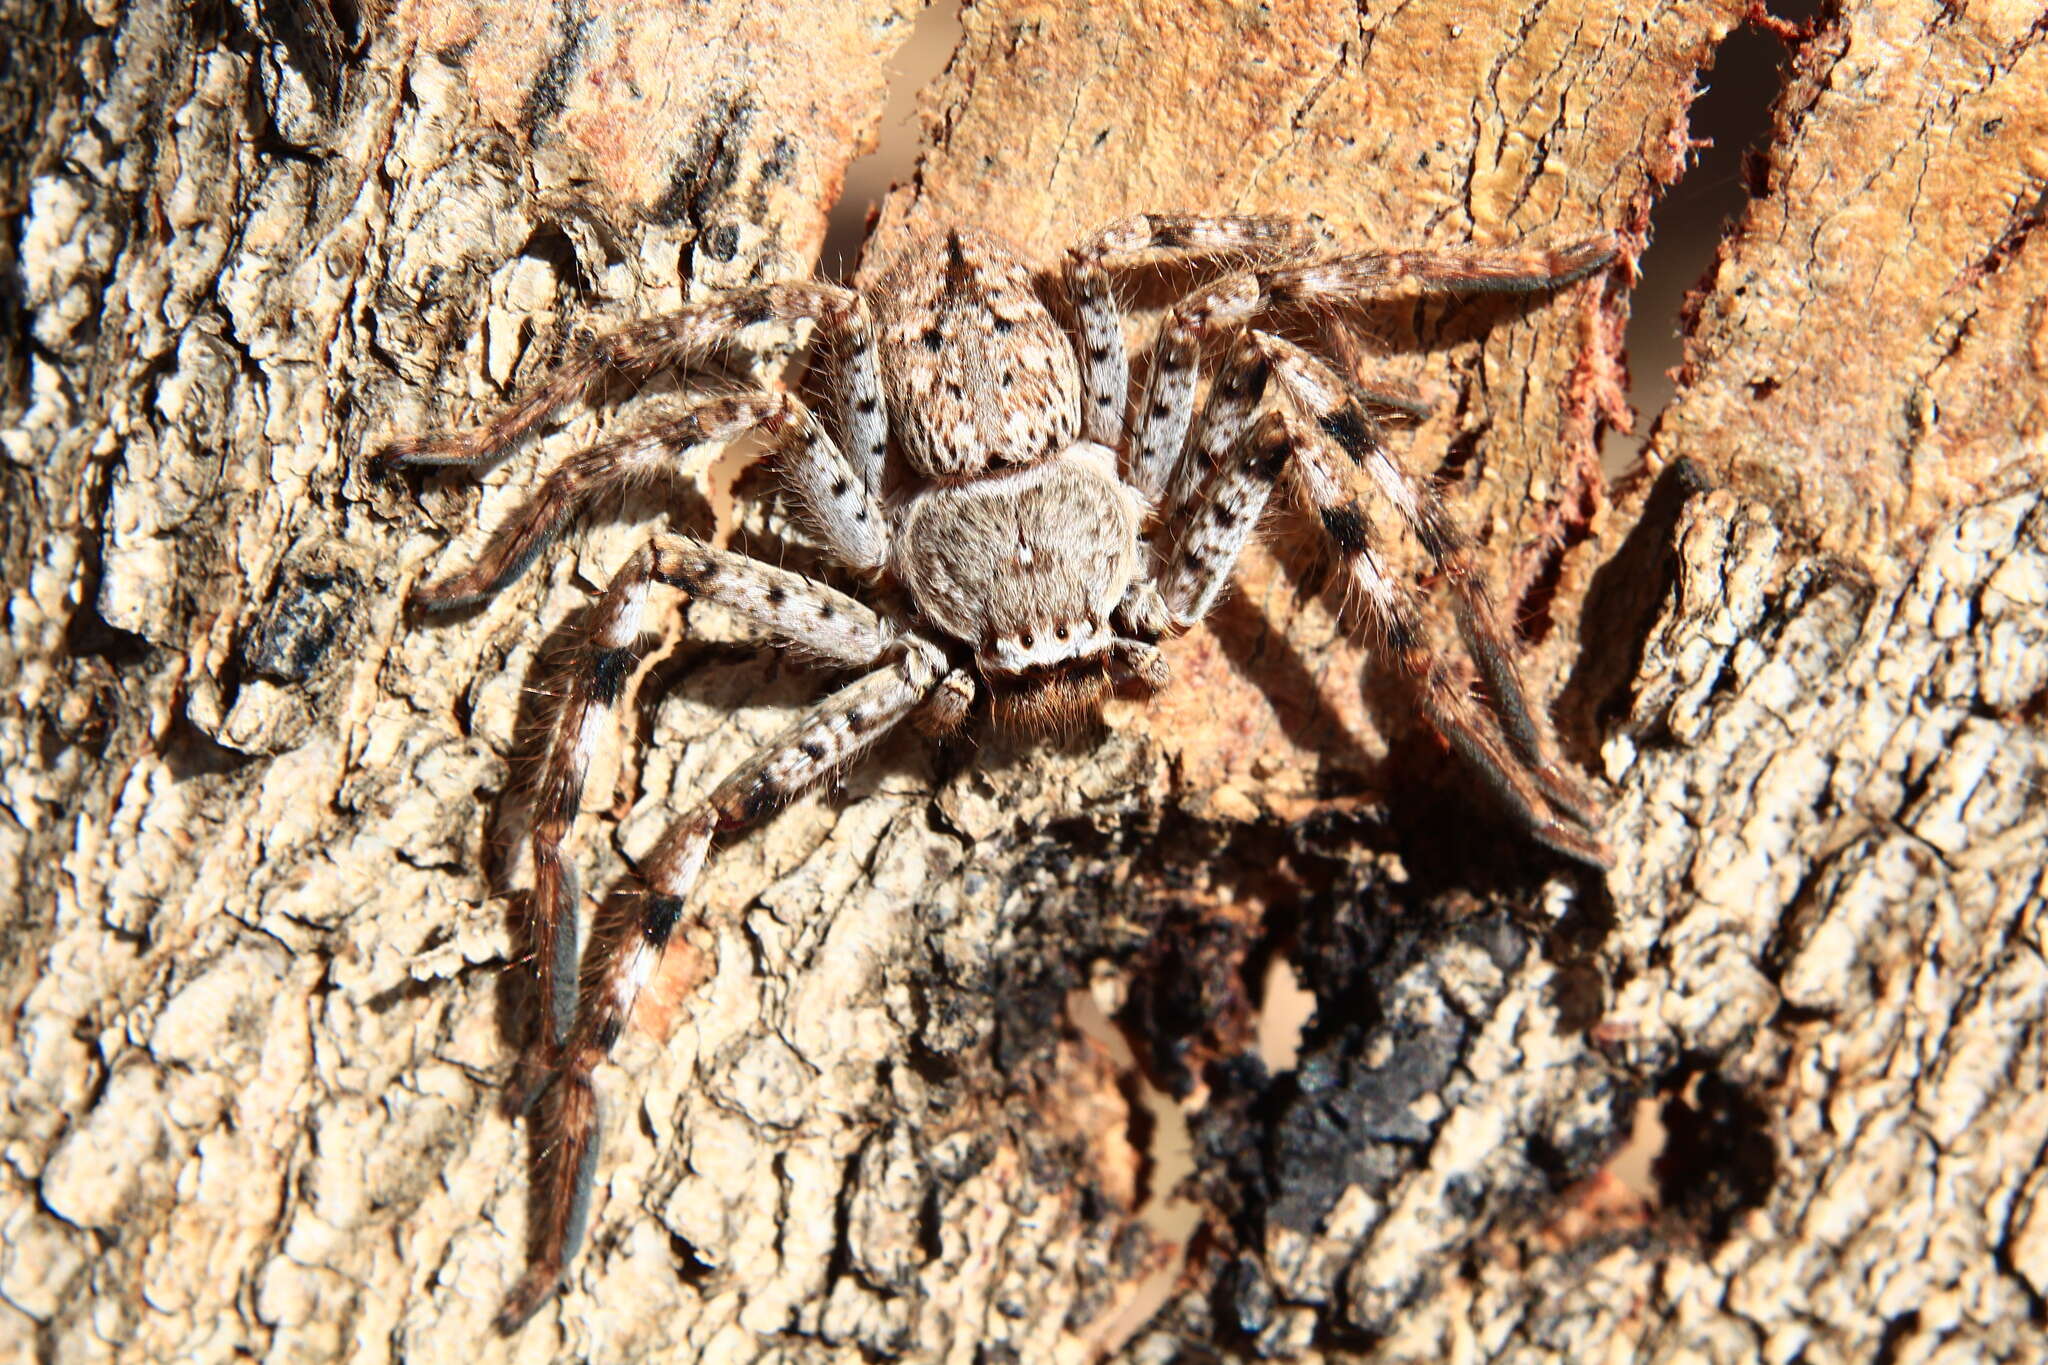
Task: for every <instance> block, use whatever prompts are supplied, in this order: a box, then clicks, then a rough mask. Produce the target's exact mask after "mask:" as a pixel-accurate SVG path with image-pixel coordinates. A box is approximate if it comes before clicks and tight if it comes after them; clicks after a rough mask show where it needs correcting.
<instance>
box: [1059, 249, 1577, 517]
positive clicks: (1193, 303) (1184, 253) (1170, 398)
mask: <svg viewBox="0 0 2048 1365" xmlns="http://www.w3.org/2000/svg"><path fill="white" fill-rule="evenodd" d="M1089 240H1090V242H1091V243H1094V244H1095V245H1094V248H1093V250H1094V252H1095V259H1096V260H1098V261H1099V262H1100V263H1102V264H1103V265H1104V266H1109V265H1142V264H1147V263H1152V262H1163V261H1193V262H1200V261H1203V260H1209V259H1216V258H1223V257H1228V256H1230V255H1232V254H1239V255H1248V256H1251V257H1253V258H1254V263H1253V264H1251V265H1250V266H1248V267H1245V268H1241V269H1238V270H1236V271H1234V272H1232V273H1230V274H1228V275H1225V276H1223V277H1222V278H1221V279H1218V280H1216V281H1214V282H1213V283H1210V284H1208V285H1206V286H1203V287H1201V288H1199V289H1196V290H1194V291H1193V292H1191V293H1190V294H1188V295H1187V296H1186V297H1184V298H1182V299H1181V300H1180V301H1179V302H1178V303H1176V304H1175V305H1174V306H1173V307H1172V308H1171V309H1169V310H1168V311H1167V314H1166V317H1165V319H1164V320H1163V321H1162V322H1161V324H1160V328H1159V338H1158V341H1157V342H1156V343H1155V344H1154V346H1153V351H1152V364H1151V369H1150V371H1149V373H1148V375H1147V377H1146V390H1145V397H1144V400H1143V402H1142V403H1141V405H1140V407H1139V410H1138V430H1137V437H1136V440H1135V441H1134V442H1133V444H1132V449H1131V452H1130V456H1129V461H1128V462H1129V470H1128V478H1129V479H1130V482H1131V483H1132V484H1133V485H1135V486H1136V487H1137V488H1139V489H1140V490H1141V491H1142V492H1144V493H1145V494H1146V495H1147V496H1149V497H1153V498H1157V497H1158V496H1159V495H1160V493H1161V492H1162V491H1163V490H1164V488H1165V486H1166V484H1167V482H1168V481H1169V479H1170V478H1171V475H1172V471H1173V466H1174V463H1175V461H1176V460H1177V459H1178V458H1179V456H1180V453H1181V450H1182V447H1183V445H1184V444H1185V441H1186V438H1187V433H1188V429H1189V426H1190V424H1191V423H1192V421H1193V417H1194V406H1195V371H1196V363H1197V361H1198V360H1199V359H1200V356H1201V347H1202V343H1203V342H1204V341H1205V340H1207V339H1209V338H1211V337H1215V336H1221V335H1227V334H1228V333H1229V331H1230V330H1231V329H1233V328H1235V327H1237V326H1241V325H1244V324H1246V323H1250V322H1252V321H1255V320H1256V319H1257V318H1259V317H1260V316H1261V315H1262V314H1265V313H1268V312H1271V311H1272V310H1274V309H1276V308H1283V307H1291V306H1297V305H1303V304H1322V305H1329V306H1337V307H1343V306H1350V305H1356V304H1359V303H1364V302H1367V301H1370V300H1371V299H1373V298H1376V297H1380V296H1383V295H1387V294H1391V293H1393V292H1395V291H1396V290H1398V289H1403V288H1407V289H1420V290H1424V291H1432V292H1447V293H1488V292H1492V293H1532V292H1535V291H1538V290H1543V289H1555V288H1558V287H1560V286H1563V285H1566V284H1569V283H1571V282H1572V281H1574V280H1578V279H1583V278H1585V277H1586V276H1588V275H1590V274H1592V273H1593V272H1595V271H1597V270H1599V269H1600V268H1601V267H1602V266H1604V265H1606V264H1607V263H1608V262H1610V261H1612V260H1613V259H1614V256H1615V248H1614V244H1613V242H1612V240H1611V239H1609V238H1607V237H1604V236H1603V237H1594V238H1588V239H1586V240H1584V241H1580V242H1574V243H1570V244H1567V245H1565V246H1563V247H1559V248H1557V249H1555V250H1552V249H1547V248H1542V247H1514V248H1492V247H1473V246H1457V247H1446V248H1442V249H1438V250H1421V251H1367V252H1353V253H1348V254H1339V255H1331V256H1327V257H1324V258H1322V259H1310V260H1301V261H1297V262H1296V263H1294V264H1267V263H1263V262H1259V261H1258V260H1257V258H1258V257H1260V256H1262V255H1264V256H1271V255H1274V254H1282V255H1292V256H1296V257H1301V256H1305V255H1308V254H1309V253H1310V250H1311V243H1310V239H1309V233H1308V230H1307V228H1305V227H1304V226H1303V225H1301V224H1299V223H1292V222H1289V221H1287V220H1284V219H1265V218H1228V217H1225V218H1169V217H1162V216H1156V215H1141V216H1140V217H1138V218H1132V219H1125V220H1123V221H1122V222H1120V223H1114V224H1111V225H1110V226H1109V227H1108V228H1105V229H1103V230H1102V231H1101V232H1099V233H1097V234H1096V236H1095V237H1093V238H1091V239H1089ZM1393 406H1394V407H1397V408H1399V407H1403V406H1406V405H1404V404H1402V403H1400V402H1398V401H1397V402H1395V403H1394V404H1393Z"/></svg>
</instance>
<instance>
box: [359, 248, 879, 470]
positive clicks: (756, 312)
mask: <svg viewBox="0 0 2048 1365" xmlns="http://www.w3.org/2000/svg"><path fill="white" fill-rule="evenodd" d="M864 317H865V312H864V311H863V310H862V309H861V307H860V302H859V299H858V297H857V296H856V295H854V294H853V293H852V292H851V291H849V290H846V289H841V288H839V287H838V286H836V285H829V284H820V283H815V282H800V283H797V282H793V283H786V284H771V285H764V286H762V287H760V288H758V289H742V290H736V291H734V292H733V293H730V294H726V295H723V296H722V297H719V298H716V299H707V300H704V301H703V302H700V303H691V304H686V305H684V306H683V307H682V308H679V309H677V310H676V311H675V312H673V313H669V314H666V315H664V316H661V317H655V318H644V319H642V320H640V321H637V322H630V323H627V324H626V325H625V326H624V327H621V328H619V329H618V330H617V331H615V332H611V333H608V334H606V335H604V336H601V337H597V338H595V339H593V340H591V341H588V342H585V343H584V344H582V345H580V346H578V347H577V348H576V350H575V353H574V354H573V355H571V356H570V358H569V359H568V360H567V361H566V362H565V363H564V364H562V365H561V366H560V367H559V368H557V369H556V370H555V372H554V373H553V374H551V375H549V376H548V378H547V379H546V380H545V381H544V382H543V383H541V384H539V385H538V386H536V387H534V388H532V389H529V390H528V391H527V392H526V393H524V394H522V395H521V396H520V397H519V398H518V399H517V400H515V401H514V402H513V404H512V405H511V406H510V407H508V408H506V409H505V410H504V411H503V412H501V413H499V414H498V415H497V416H496V417H493V418H492V419H491V420H490V421H488V422H485V423H484V424H483V425H481V426H478V427H474V428H471V429H470V430H468V431H456V432H444V433H441V434H439V435H428V436H411V437H406V438H404V439H402V440H397V441H392V442H390V443H389V444H387V445H386V446H385V447H384V448H383V449H382V450H380V451H378V452H377V455H376V457H375V460H374V464H375V466H376V468H377V469H378V470H380V471H383V470H389V469H396V468H403V467H408V466H418V465H464V466H470V467H478V466H484V465H489V464H492V463H495V462H496V461H498V460H499V459H502V458H503V457H504V455H505V453H506V452H507V451H508V450H509V449H510V448H511V446H512V445H513V444H514V443H515V442H516V441H518V440H519V439H520V438H521V437H522V436H524V435H526V434H527V433H528V432H529V431H531V430H533V428H534V427H536V426H538V425H539V424H540V423H541V422H543V421H545V420H546V419H547V417H548V415H549V414H550V413H552V412H553V411H554V410H555V409H556V408H559V407H561V406H562V405H563V404H564V403H567V402H568V401H569V400H570V399H572V398H575V397H576V396H578V395H579V394H581V393H583V392H585V391H586V390H587V389H589V387H590V386H591V384H592V383H593V382H594V381H595V380H596V379H597V378H598V377H599V376H600V375H603V374H607V373H609V372H611V371H613V370H637V371H648V370H656V369H667V368H672V367H676V366H688V365H692V364H696V363H700V362H702V361H704V360H706V359H708V358H709V357H711V356H712V355H713V354H715V353H716V352H717V351H718V350H719V349H720V348H721V347H724V346H727V345H730V344H731V342H732V341H733V339H734V338H735V337H737V336H738V335H739V333H740V332H741V331H743V330H745V329H746V328H748V327H750V326H753V325H754V324H756V323H762V322H771V321H777V320H780V321H784V322H800V321H803V320H805V319H813V320H817V321H820V322H822V323H824V324H826V325H827V327H828V328H830V329H832V330H835V331H841V332H844V333H845V334H847V335H850V336H853V337H856V338H857V337H858V336H859V334H860V333H861V331H862V328H861V325H860V320H861V319H862V318H864Z"/></svg>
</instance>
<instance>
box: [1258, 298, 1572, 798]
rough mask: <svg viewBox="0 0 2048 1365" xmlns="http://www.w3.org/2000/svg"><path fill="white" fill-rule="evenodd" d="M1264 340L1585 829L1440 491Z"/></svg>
mask: <svg viewBox="0 0 2048 1365" xmlns="http://www.w3.org/2000/svg"><path fill="white" fill-rule="evenodd" d="M1260 340H1261V342H1262V343H1263V344H1264V346H1265V347H1266V349H1267V350H1268V351H1269V353H1270V354H1271V355H1272V356H1273V361H1274V368H1275V370H1276V371H1277V372H1278V374H1279V376H1280V383H1281V387H1282V388H1283V389H1285V390H1286V392H1287V396H1288V398H1289V400H1290V401H1291V402H1292V403H1293V404H1294V406H1295V408H1296V410H1297V411H1299V412H1300V413H1301V414H1302V415H1303V416H1305V417H1307V418H1308V419H1309V420H1311V421H1313V422H1314V423H1315V424H1316V426H1317V428H1318V429H1319V430H1320V431H1321V432H1322V434H1323V435H1324V436H1326V437H1328V438H1329V439H1330V441H1331V442H1332V443H1333V444H1335V445H1336V447H1337V448H1338V449H1339V450H1342V451H1343V452H1344V453H1345V454H1346V455H1347V456H1349V457H1350V458H1351V462H1352V464H1353V465H1355V466H1356V467H1357V468H1359V469H1361V470H1363V471H1364V472H1365V473H1366V475H1367V477H1369V478H1370V479H1371V480H1372V481H1373V484H1374V485H1375V486H1376V487H1377V488H1378V489H1379V490H1380V493H1381V494H1382V496H1384V497H1385V498H1386V499H1387V501H1389V502H1391V503H1393V504H1394V507H1395V509H1396V510H1397V511H1399V512H1400V514H1401V516H1402V519H1403V520H1405V521H1406V522H1407V523H1408V526H1409V529H1411V530H1412V531H1414V533H1415V537H1416V539H1417V540H1419V541H1420V542H1421V543H1422V548H1423V550H1424V552H1425V553H1427V554H1428V555H1429V557H1430V559H1431V560H1432V561H1433V562H1434V563H1435V565H1436V568H1437V572H1438V574H1439V575H1440V576H1441V577H1443V578H1444V579H1445V580H1446V581H1447V582H1448V583H1449V584H1450V586H1451V602H1452V608H1453V611H1454V613H1455V615H1456V618H1457V622H1458V632H1459V634H1460V635H1461V636H1462V637H1463V638H1464V641H1465V647H1466V649H1467V650H1468V651H1469V652H1470V653H1471V655H1472V658H1473V661H1474V662H1475V663H1477V664H1478V665H1479V675H1480V678H1481V680H1482V681H1483V682H1484V684H1485V688H1486V696H1487V698H1488V700H1489V701H1490V702H1491V704H1492V706H1493V709H1494V711H1495V713H1496V714H1497V715H1498V716H1499V718H1500V724H1501V729H1502V732H1503V733H1504V734H1505V735H1506V737H1507V740H1508V744H1509V746H1510V747H1511V748H1512V749H1513V750H1514V752H1515V755H1516V756H1517V757H1518V758H1520V759H1521V761H1522V764H1523V766H1524V767H1526V768H1527V769H1528V771H1529V773H1530V774H1531V775H1532V776H1534V777H1535V778H1536V780H1537V781H1538V782H1539V783H1541V784H1542V786H1543V789H1544V792H1545V794H1546V795H1548V796H1549V798H1550V800H1551V802H1552V803H1553V804H1555V805H1557V806H1558V807H1559V808H1561V809H1562V810H1564V811H1565V812H1566V813H1568V814H1569V815H1571V816H1572V818H1573V819H1575V820H1578V821H1579V822H1580V823H1581V824H1584V825H1586V826H1587V827H1588V828H1591V827H1592V826H1593V825H1594V824H1595V823H1597V821H1598V819H1599V816H1598V810H1599V805H1598V803H1597V802H1596V801H1595V800H1594V799H1593V798H1592V796H1591V795H1590V794H1588V793H1587V792H1586V791H1584V790H1583V789H1582V788H1580V787H1579V786H1578V785H1577V784H1576V783H1574V782H1572V781H1571V780H1570V779H1569V778H1567V777H1566V776H1565V775H1564V773H1563V771H1562V770H1561V767H1560V765H1559V763H1558V759H1557V756H1556V754H1555V753H1554V752H1553V749H1552V746H1551V744H1550V742H1549V735H1548V734H1547V732H1546V731H1545V728H1544V727H1543V726H1542V725H1541V724H1539V723H1538V722H1537V720H1536V715H1535V712H1534V710H1533V709H1532V708H1531V706H1530V704H1529V698H1528V693H1527V691H1526V690H1525V689H1524V688H1523V686H1522V678H1521V674H1520V672H1519V671H1518V670H1517V669H1516V667H1515V651H1514V647H1513V645H1511V644H1510V643H1509V641H1508V634H1507V631H1506V630H1505V629H1504V628H1503V627H1502V625H1501V620H1500V613H1499V611H1498V610H1497V609H1496V608H1495V606H1494V603H1493V597H1492V594H1490V593H1489V592H1487V590H1486V580H1485V578H1484V576H1483V575H1481V574H1480V572H1479V568H1478V561H1477V557H1476V553H1475V551H1474V549H1473V545H1472V540H1471V537H1469V536H1467V535H1466V534H1465V531H1464V529H1463V528H1462V527H1460V526H1459V525H1458V523H1457V521H1456V520H1455V519H1454V518H1452V516H1451V514H1450V510H1449V509H1448V508H1446V507H1445V506H1444V502H1443V498H1442V497H1441V496H1440V495H1439V494H1438V492H1437V490H1436V486H1435V485H1434V484H1433V483H1431V482H1430V481H1429V480H1427V479H1419V478H1417V477H1416V476H1415V475H1414V474H1413V473H1411V472H1410V471H1409V470H1408V468H1407V467H1406V466H1405V465H1403V464H1402V463H1401V462H1400V461H1399V460H1398V459H1396V458H1395V456H1394V454H1393V452H1392V451H1391V450H1389V449H1388V448H1387V445H1386V441H1385V439H1384V433H1383V432H1382V431H1381V429H1380V425H1379V423H1378V422H1377V421H1375V420H1374V419H1373V417H1372V415H1371V414H1370V413H1369V412H1367V411H1366V408H1365V404H1364V401H1363V396H1362V395H1360V394H1359V393H1358V392H1357V391H1356V389H1355V387H1354V386H1351V385H1349V384H1347V383H1345V381H1344V380H1343V379H1341V378H1340V377H1339V376H1338V375H1337V374H1336V373H1335V372H1334V371H1332V370H1331V369H1330V367H1329V366H1327V365H1325V364H1324V363H1323V362H1322V361H1320V360H1318V359H1317V358H1316V357H1314V356H1312V355H1310V354H1309V353H1308V352H1306V351H1304V350H1302V349H1301V348H1300V347H1298V346H1295V345H1293V344H1292V343H1290V342H1287V341H1283V340H1281V339H1280V338H1278V337H1273V336H1264V335H1262V336H1261V338H1260Z"/></svg>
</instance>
